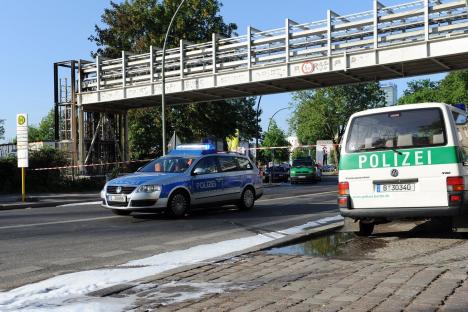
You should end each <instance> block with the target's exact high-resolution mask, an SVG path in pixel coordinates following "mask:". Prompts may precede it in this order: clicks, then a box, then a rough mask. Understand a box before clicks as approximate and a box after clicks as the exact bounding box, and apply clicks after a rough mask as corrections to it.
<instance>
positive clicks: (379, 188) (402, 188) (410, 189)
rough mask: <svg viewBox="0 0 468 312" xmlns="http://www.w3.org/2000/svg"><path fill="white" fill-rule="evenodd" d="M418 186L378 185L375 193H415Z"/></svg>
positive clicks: (410, 184) (408, 184) (407, 184)
mask: <svg viewBox="0 0 468 312" xmlns="http://www.w3.org/2000/svg"><path fill="white" fill-rule="evenodd" d="M415 189H416V185H415V184H414V183H406V184H377V185H376V186H375V191H376V192H377V193H384V192H414V191H415Z"/></svg>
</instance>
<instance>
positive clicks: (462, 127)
mask: <svg viewBox="0 0 468 312" xmlns="http://www.w3.org/2000/svg"><path fill="white" fill-rule="evenodd" d="M452 114H453V119H454V120H455V123H456V126H457V131H458V141H459V142H460V145H461V149H460V151H461V153H462V156H463V161H464V162H465V161H468V125H467V124H466V123H465V119H466V117H465V115H462V114H459V113H457V112H452Z"/></svg>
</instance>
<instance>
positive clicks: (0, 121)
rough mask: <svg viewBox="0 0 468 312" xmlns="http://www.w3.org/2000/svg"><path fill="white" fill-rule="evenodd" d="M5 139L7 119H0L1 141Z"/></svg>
mask: <svg viewBox="0 0 468 312" xmlns="http://www.w3.org/2000/svg"><path fill="white" fill-rule="evenodd" d="M3 139H5V119H0V140H3Z"/></svg>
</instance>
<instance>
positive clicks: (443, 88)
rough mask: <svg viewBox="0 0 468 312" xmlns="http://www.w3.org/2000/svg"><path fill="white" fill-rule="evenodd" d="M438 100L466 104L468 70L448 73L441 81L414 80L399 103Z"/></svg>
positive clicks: (467, 102) (467, 100)
mask: <svg viewBox="0 0 468 312" xmlns="http://www.w3.org/2000/svg"><path fill="white" fill-rule="evenodd" d="M425 102H440V103H446V104H457V103H465V104H468V70H462V71H455V72H451V73H449V74H448V75H447V76H446V77H445V78H444V79H442V80H441V81H437V82H435V81H431V80H429V79H424V80H414V81H410V82H409V83H408V86H407V89H406V90H405V91H404V93H403V96H402V97H401V98H400V99H399V101H398V103H399V104H413V103H425Z"/></svg>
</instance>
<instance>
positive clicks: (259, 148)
mask: <svg viewBox="0 0 468 312" xmlns="http://www.w3.org/2000/svg"><path fill="white" fill-rule="evenodd" d="M330 145H333V146H335V147H337V146H341V144H321V145H317V144H311V145H297V146H294V147H293V146H272V147H249V148H246V149H245V150H260V151H263V150H274V149H291V148H293V149H297V148H313V147H317V146H330Z"/></svg>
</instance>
